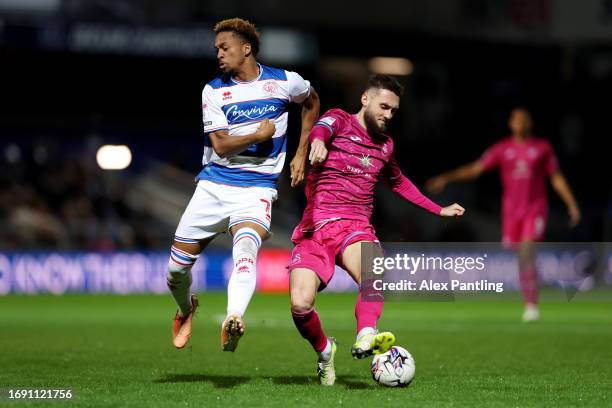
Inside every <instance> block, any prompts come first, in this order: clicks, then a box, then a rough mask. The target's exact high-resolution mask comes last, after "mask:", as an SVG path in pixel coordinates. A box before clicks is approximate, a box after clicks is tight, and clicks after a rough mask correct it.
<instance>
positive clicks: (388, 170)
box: [288, 75, 464, 385]
mask: <svg viewBox="0 0 612 408" xmlns="http://www.w3.org/2000/svg"><path fill="white" fill-rule="evenodd" d="M402 91H403V89H402V86H401V85H400V84H399V82H397V80H395V79H394V78H393V77H389V76H385V75H374V76H372V77H371V78H370V80H369V81H368V84H367V87H366V89H365V91H364V92H363V94H362V96H361V103H362V107H361V110H360V111H359V112H358V113H357V114H355V115H351V114H349V113H346V112H344V111H343V110H341V109H331V110H330V111H328V112H327V113H325V115H323V116H322V117H321V118H320V119H319V121H318V122H316V123H315V125H314V126H313V128H312V130H311V132H310V144H311V151H310V155H309V160H310V163H311V164H312V165H313V167H312V169H311V170H310V174H309V175H308V179H307V185H306V198H307V200H308V204H307V206H306V209H305V210H304V215H303V217H302V220H301V222H300V224H299V225H298V226H297V227H296V228H295V231H294V232H293V236H292V238H291V239H292V241H293V242H294V244H295V248H294V249H293V253H292V254H291V261H290V262H289V266H288V269H289V271H290V292H291V314H292V316H293V321H294V322H295V325H296V326H297V329H298V331H299V332H300V334H301V335H302V337H304V338H305V339H306V340H308V341H309V342H310V344H311V345H312V347H313V348H314V350H315V351H316V352H317V353H318V356H319V358H318V363H317V374H318V376H319V379H320V381H321V384H323V385H332V384H334V381H335V379H336V374H335V369H334V358H335V354H336V342H335V340H334V339H333V338H331V337H330V338H328V337H327V336H326V335H325V332H324V331H323V328H322V327H321V321H320V320H319V316H318V315H317V312H316V311H315V309H314V302H315V296H316V294H317V291H320V290H322V289H324V288H325V287H326V286H327V284H328V283H329V281H330V279H331V278H332V275H333V273H334V266H335V265H336V264H338V265H339V266H341V267H342V268H344V269H345V270H346V271H347V272H348V273H349V275H350V276H351V278H353V280H355V282H357V284H360V283H361V245H360V244H361V243H364V242H365V243H373V242H376V243H377V242H378V238H376V232H375V231H374V228H373V227H372V225H370V216H371V214H372V205H373V200H374V186H375V184H376V182H377V181H378V180H379V179H383V180H384V181H385V182H386V183H387V184H388V185H389V187H390V188H391V189H392V190H393V191H394V192H395V193H396V194H398V195H399V196H400V197H402V198H403V199H405V200H407V201H409V202H412V203H413V204H416V205H418V206H419V207H421V208H423V209H425V210H427V211H429V212H431V213H433V214H436V215H441V216H446V217H453V216H461V215H463V213H464V209H463V208H462V207H461V206H459V205H458V204H453V205H451V206H448V207H445V208H441V207H440V206H439V205H437V204H435V203H433V202H432V201H431V200H429V199H428V198H427V197H425V196H424V195H423V194H421V192H420V191H419V190H418V189H417V188H416V187H415V186H414V184H412V183H411V182H410V180H408V179H407V178H406V177H405V176H404V175H403V174H402V172H401V170H400V168H399V166H398V164H397V162H396V161H395V158H394V151H393V139H392V138H391V137H390V136H388V135H387V134H385V133H384V132H385V130H386V129H387V125H388V123H389V121H390V120H391V118H392V117H393V115H394V114H395V112H396V111H397V109H398V108H399V103H400V96H401V94H402ZM364 290H365V289H364V288H363V287H362V288H360V293H359V295H358V297H357V304H356V305H355V317H356V318H357V339H356V341H355V345H354V346H353V348H352V350H351V353H352V354H353V356H354V357H355V358H364V357H366V356H368V355H372V354H373V353H377V352H384V351H386V350H387V349H388V348H389V347H390V346H391V345H392V344H393V342H394V341H395V338H394V336H393V334H392V333H389V332H384V333H378V332H377V329H376V323H377V321H378V318H379V317H380V313H381V311H382V307H383V301H382V299H381V298H376V299H380V300H372V299H371V298H368V300H367V301H365V299H364V296H365V295H364V293H363V291H364Z"/></svg>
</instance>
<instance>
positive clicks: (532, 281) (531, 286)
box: [519, 264, 538, 305]
mask: <svg viewBox="0 0 612 408" xmlns="http://www.w3.org/2000/svg"><path fill="white" fill-rule="evenodd" d="M519 279H520V283H521V291H522V292H523V300H524V301H525V303H530V304H533V305H536V304H538V273H537V270H536V268H535V265H534V264H527V265H525V266H523V267H522V268H521V270H520V271H519Z"/></svg>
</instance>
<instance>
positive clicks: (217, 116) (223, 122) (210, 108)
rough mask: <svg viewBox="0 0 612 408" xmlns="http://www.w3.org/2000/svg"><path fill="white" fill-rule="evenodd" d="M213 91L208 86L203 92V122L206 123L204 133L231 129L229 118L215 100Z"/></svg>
mask: <svg viewBox="0 0 612 408" xmlns="http://www.w3.org/2000/svg"><path fill="white" fill-rule="evenodd" d="M212 91H213V90H212V87H211V86H210V85H206V86H205V87H204V90H203V91H202V121H203V122H204V133H211V132H215V131H217V130H228V129H229V125H228V123H227V117H226V116H225V114H224V113H223V111H222V110H221V108H220V107H219V105H218V104H217V103H216V101H215V100H214V98H213V95H212Z"/></svg>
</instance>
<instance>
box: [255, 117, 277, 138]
mask: <svg viewBox="0 0 612 408" xmlns="http://www.w3.org/2000/svg"><path fill="white" fill-rule="evenodd" d="M274 132H276V126H275V125H274V122H272V121H271V120H270V119H264V120H262V121H261V123H260V124H259V127H258V128H257V131H255V134H257V136H258V139H259V142H265V141H266V140H268V139H270V138H271V137H272V136H273V135H274Z"/></svg>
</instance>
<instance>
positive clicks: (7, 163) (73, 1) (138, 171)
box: [0, 0, 612, 251]
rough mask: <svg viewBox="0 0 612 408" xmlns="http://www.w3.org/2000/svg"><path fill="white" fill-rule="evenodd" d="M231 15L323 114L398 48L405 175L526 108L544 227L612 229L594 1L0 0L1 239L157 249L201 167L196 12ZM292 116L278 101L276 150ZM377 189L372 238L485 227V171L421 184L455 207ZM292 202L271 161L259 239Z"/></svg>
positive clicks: (295, 121) (284, 240) (591, 231)
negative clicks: (546, 144) (274, 183)
mask: <svg viewBox="0 0 612 408" xmlns="http://www.w3.org/2000/svg"><path fill="white" fill-rule="evenodd" d="M235 16H239V17H243V18H247V19H250V20H251V21H253V22H255V23H256V24H257V25H258V26H259V28H260V31H261V34H262V38H263V43H262V52H261V54H260V57H259V58H258V59H259V60H260V61H261V62H262V63H264V64H269V65H273V66H280V67H284V68H287V69H291V70H295V71H297V72H299V73H300V74H301V75H302V76H303V77H304V78H306V79H308V80H310V81H311V83H312V85H313V86H314V87H315V88H316V89H317V91H318V93H319V95H320V97H321V102H322V113H323V112H325V110H327V109H329V108H332V107H342V108H344V109H345V110H348V111H356V110H357V109H358V107H359V95H360V93H361V90H362V85H363V83H364V82H365V80H366V79H367V76H368V75H369V73H370V72H371V71H372V69H375V68H374V67H373V65H372V60H371V59H372V58H374V57H399V58H405V59H406V60H407V62H408V65H407V69H406V71H405V72H402V75H400V76H398V78H399V79H400V80H401V81H402V82H403V83H404V84H405V85H406V87H407V92H406V95H405V96H404V98H403V99H402V105H401V108H400V111H399V113H398V115H397V116H396V118H395V119H394V123H393V125H392V127H391V134H392V135H393V136H394V138H395V141H396V145H397V156H398V161H399V162H400V165H401V166H402V168H403V170H404V173H405V174H406V175H407V176H408V177H409V178H410V179H411V180H412V181H413V182H414V183H415V184H416V185H417V186H419V187H421V188H422V187H423V183H424V181H425V180H427V179H428V178H429V177H431V176H434V175H436V174H438V173H440V172H442V171H445V170H448V169H451V168H453V167H455V166H457V165H459V164H462V163H465V162H467V161H471V160H474V159H476V158H478V157H479V156H480V155H481V154H482V152H483V151H484V150H485V149H486V147H488V146H489V145H491V144H492V143H494V142H495V141H496V140H497V139H499V138H501V137H503V136H506V135H507V128H506V121H507V116H508V113H509V111H510V109H511V108H512V107H514V106H516V105H526V106H527V107H528V108H529V109H530V110H531V111H532V113H533V116H534V119H535V125H536V126H535V134H537V135H539V136H540V137H544V138H547V139H549V140H550V141H551V142H552V144H553V146H554V147H555V150H556V153H557V155H558V158H559V161H560V164H561V168H562V170H563V172H564V173H565V175H566V177H567V178H568V180H569V182H570V184H571V186H572V188H573V189H574V192H575V194H576V197H577V199H578V201H579V204H580V207H581V210H582V213H583V221H582V223H581V224H580V225H579V226H578V227H577V228H575V229H573V230H570V229H569V228H568V226H567V216H566V213H565V208H564V207H563V205H562V203H561V201H560V200H559V199H558V198H557V197H556V196H555V195H554V193H552V191H551V194H550V202H551V214H550V221H549V226H548V230H547V235H546V239H547V240H549V241H610V240H612V178H611V174H612V171H611V170H610V151H611V150H610V148H609V147H608V146H610V142H609V140H608V139H609V138H610V136H611V135H612V125H611V122H610V120H609V116H610V112H612V103H611V98H610V95H612V1H610V0H583V1H580V2H577V1H573V0H444V1H435V2H432V1H419V0H404V1H399V0H390V1H387V2H384V3H373V2H369V1H363V0H355V1H351V2H325V1H322V0H312V1H309V2H308V3H299V4H297V3H296V4H289V3H287V2H283V1H280V0H262V1H258V2H242V1H235V0H223V1H218V0H211V1H206V2H201V1H196V0H177V1H173V2H167V1H162V0H152V1H144V0H142V1H136V0H134V1H119V0H106V1H105V0H92V1H85V0H27V1H26V0H0V61H1V63H0V66H1V69H0V90H1V91H0V95H1V97H0V248H1V249H3V250H17V249H19V250H24V249H25V250H36V249H61V250H96V251H114V250H128V249H164V248H167V247H168V246H169V245H170V244H171V242H172V238H173V233H174V229H175V227H176V225H177V222H178V219H179V217H180V215H181V213H182V211H183V209H184V207H185V205H186V203H187V201H188V200H189V198H190V197H191V194H192V192H193V188H194V186H195V183H194V176H195V175H196V174H197V173H198V172H199V170H200V160H201V152H202V147H203V144H202V143H203V139H202V120H201V109H200V105H201V91H202V88H203V86H204V85H205V84H206V83H207V82H208V81H210V80H211V79H212V78H213V77H214V76H215V75H217V68H216V61H215V58H214V56H215V54H214V50H213V39H214V36H213V33H212V26H213V25H214V23H215V22H216V21H218V20H220V19H223V18H228V17H235ZM299 122H300V117H299V110H298V109H297V108H295V107H294V108H293V109H292V111H291V117H290V129H291V131H290V138H289V149H288V151H289V156H288V160H287V163H286V164H288V162H289V161H290V158H291V155H292V153H293V151H294V150H295V146H296V143H297V139H298V137H299ZM105 144H121V145H127V146H128V147H129V148H130V150H131V153H132V162H131V164H130V166H129V167H128V168H126V169H125V170H102V169H101V168H100V167H99V166H98V164H97V162H96V152H97V151H98V149H99V148H100V146H102V145H105ZM379 190H380V191H379V192H378V194H377V201H376V211H375V214H374V223H375V226H376V227H377V229H378V232H379V236H380V238H381V239H382V240H385V241H437V240H443V241H499V239H500V220H499V210H500V191H501V187H500V185H499V176H498V174H497V173H496V172H494V173H491V174H488V175H487V176H485V177H484V178H482V179H480V180H478V181H476V182H473V183H467V184H459V185H452V186H450V187H449V188H448V189H447V190H446V191H445V192H444V193H443V194H442V195H439V196H434V197H432V198H433V199H434V200H436V201H438V202H440V203H441V204H450V203H451V202H455V201H456V202H459V203H461V204H462V205H463V206H464V207H465V208H466V209H467V210H468V216H467V217H464V219H462V220H461V221H459V222H453V221H450V222H449V221H443V220H440V219H438V218H436V217H433V216H431V215H429V214H426V213H424V212H422V211H420V210H418V209H415V208H413V207H412V206H410V205H409V204H407V203H404V202H402V201H401V200H397V199H395V198H394V196H393V194H392V193H390V192H389V191H388V190H386V188H385V187H384V186H381V187H380V188H379ZM303 208H304V197H303V190H302V188H297V189H292V188H291V187H290V186H289V180H288V175H287V174H284V175H283V177H282V178H281V180H280V183H279V200H278V202H277V203H276V204H275V207H274V208H273V231H274V236H273V237H272V238H271V239H270V241H269V243H268V244H267V245H269V246H272V247H287V248H288V247H289V246H290V241H289V236H290V234H291V231H292V229H293V227H294V226H295V225H296V224H297V222H298V221H299V218H300V216H301V212H302V210H303ZM229 244H230V243H229V241H228V240H227V239H220V240H218V242H217V243H216V244H215V245H217V246H219V247H224V246H225V247H227V245H229Z"/></svg>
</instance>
